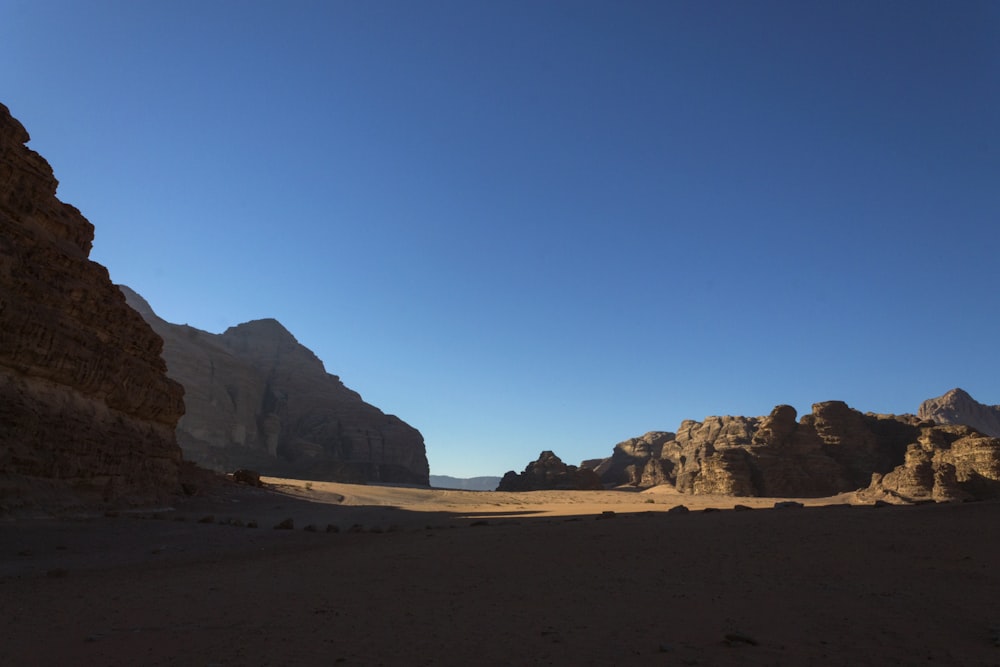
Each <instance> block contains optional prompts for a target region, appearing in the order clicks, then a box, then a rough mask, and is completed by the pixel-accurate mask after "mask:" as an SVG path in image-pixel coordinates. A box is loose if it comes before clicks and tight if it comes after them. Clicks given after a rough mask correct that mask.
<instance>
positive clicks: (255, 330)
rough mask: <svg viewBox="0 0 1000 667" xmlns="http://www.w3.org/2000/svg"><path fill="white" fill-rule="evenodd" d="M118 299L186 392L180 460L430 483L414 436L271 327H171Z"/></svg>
mask: <svg viewBox="0 0 1000 667" xmlns="http://www.w3.org/2000/svg"><path fill="white" fill-rule="evenodd" d="M121 290H122V292H123V293H124V294H125V296H126V298H127V299H128V302H129V304H131V305H132V307H133V308H135V309H136V310H137V311H138V312H139V313H140V314H142V316H143V317H144V318H145V319H146V321H148V322H149V324H150V325H151V326H152V327H153V329H154V330H156V332H157V333H159V334H160V336H162V337H163V340H164V349H163V356H164V358H165V359H166V362H167V372H168V374H169V375H170V377H172V378H173V379H175V380H177V381H178V382H180V383H181V384H182V385H184V388H185V392H186V393H185V397H184V402H185V405H186V407H187V412H186V414H185V415H184V417H183V418H182V419H181V420H180V423H179V424H178V426H177V439H178V441H179V443H180V445H181V447H182V448H183V450H184V456H185V458H187V459H190V460H193V461H195V462H197V463H199V464H201V465H203V466H206V467H209V468H213V469H216V470H225V471H231V470H234V469H236V468H251V469H253V470H257V471H259V472H260V473H261V474H264V475H270V476H285V477H298V478H304V479H315V480H340V481H381V482H393V483H411V484H427V483H428V473H429V470H428V464H427V455H426V451H425V448H424V441H423V437H422V436H421V435H420V432H419V431H417V430H416V429H415V428H413V427H411V426H410V425H408V424H406V423H405V422H403V421H402V420H400V419H399V418H398V417H395V416H393V415H387V414H385V413H383V412H382V411H381V410H379V409H378V408H376V407H374V406H372V405H369V404H368V403H365V402H364V401H363V400H362V399H361V396H359V395H358V394H357V393H356V392H354V391H351V390H350V389H348V388H347V387H345V386H344V384H343V383H342V382H341V381H340V378H338V377H337V376H336V375H331V374H329V373H327V372H326V369H325V368H324V367H323V362H322V361H320V360H319V359H318V358H317V357H316V355H315V354H313V353H312V352H311V351H310V350H309V349H308V348H306V347H304V346H303V345H301V344H300V343H299V342H298V341H297V340H296V339H295V337H294V336H292V334H291V333H289V332H288V330H287V329H285V328H284V327H283V326H282V325H281V324H280V323H279V322H278V321H277V320H273V319H265V320H256V321H253V322H246V323H244V324H240V325H239V326H235V327H231V328H229V329H227V330H226V331H225V332H223V333H221V334H212V333H208V332H206V331H201V330H199V329H195V328H194V327H189V326H186V325H178V324H171V323H169V322H166V321H165V320H163V319H161V318H160V317H158V316H157V315H156V313H155V312H153V309H152V308H150V306H149V304H148V303H146V301H145V300H144V299H142V297H140V296H139V295H138V294H136V293H135V292H133V291H132V290H130V289H129V288H127V287H124V286H123V287H121Z"/></svg>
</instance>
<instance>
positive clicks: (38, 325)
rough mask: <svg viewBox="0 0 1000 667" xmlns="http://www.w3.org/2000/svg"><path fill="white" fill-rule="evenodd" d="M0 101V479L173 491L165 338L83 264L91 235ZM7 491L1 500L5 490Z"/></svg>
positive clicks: (176, 397)
mask: <svg viewBox="0 0 1000 667" xmlns="http://www.w3.org/2000/svg"><path fill="white" fill-rule="evenodd" d="M28 140H29V137H28V133H27V132H26V131H25V130H24V128H23V127H22V126H21V124H20V123H18V122H17V121H16V120H15V119H13V118H12V117H11V116H10V113H9V111H8V109H7V108H6V107H5V106H3V105H0V473H2V476H3V478H4V480H5V482H4V483H5V484H7V485H9V487H10V488H21V487H22V486H23V483H25V482H26V480H32V479H43V480H56V481H58V482H59V483H60V484H62V485H68V486H71V487H72V488H73V489H75V490H76V491H78V492H80V493H82V494H84V495H93V494H99V495H100V496H101V497H103V498H104V499H122V498H132V499H137V500H138V499H145V498H150V497H151V496H154V495H157V494H158V493H160V492H164V491H173V490H174V489H175V488H176V487H177V484H178V468H179V464H180V461H181V450H180V448H179V447H178V446H177V441H176V438H175V435H174V429H175V427H176V424H177V420H178V419H179V418H180V416H181V414H182V413H183V409H184V405H183V402H182V393H183V390H182V388H181V386H180V385H179V384H177V383H175V382H173V381H171V380H169V379H168V378H167V376H166V367H165V365H164V362H163V359H162V358H161V357H160V351H161V349H162V341H161V340H160V338H159V336H157V335H156V334H155V333H154V332H153V331H152V329H151V328H150V327H149V325H147V324H146V323H145V322H144V321H143V319H142V318H141V317H140V316H139V315H138V314H137V313H136V312H135V311H133V310H132V309H131V308H129V307H128V305H126V303H125V299H124V298H123V297H122V295H121V293H120V292H119V291H118V289H117V288H116V287H115V286H114V285H113V284H112V283H111V280H110V279H109V277H108V272H107V270H106V269H105V268H104V267H103V266H101V265H99V264H96V263H94V262H91V261H90V260H89V256H90V249H91V243H92V241H93V236H94V227H93V225H91V223H90V222H88V221H87V219H86V218H84V217H83V215H81V213H80V212H79V211H78V210H77V209H76V208H74V207H72V206H70V205H68V204H64V203H63V202H61V201H59V199H57V198H56V187H57V185H58V182H57V181H56V179H55V177H54V176H53V173H52V169H51V167H50V166H49V164H48V163H47V162H46V161H45V159H44V158H42V157H41V156H40V155H38V154H37V153H35V152H34V151H32V150H30V149H28V148H27V147H26V146H25V145H24V144H25V143H26V142H27V141H28ZM0 495H2V494H0Z"/></svg>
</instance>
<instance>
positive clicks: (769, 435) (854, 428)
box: [594, 401, 1000, 500]
mask: <svg viewBox="0 0 1000 667" xmlns="http://www.w3.org/2000/svg"><path fill="white" fill-rule="evenodd" d="M996 442H1000V441H996V439H994V438H986V437H983V436H981V435H980V434H977V433H975V432H974V431H973V430H972V429H968V428H966V427H954V426H940V425H935V424H933V423H932V422H930V421H927V420H922V419H920V418H919V417H915V416H913V415H879V414H872V413H867V414H862V413H860V412H858V411H857V410H854V409H852V408H850V407H848V406H847V405H846V404H845V403H843V402H842V401H827V402H824V403H816V404H815V405H813V408H812V412H811V413H810V414H808V415H805V416H803V417H802V418H801V419H800V420H798V421H796V412H795V409H794V408H792V407H791V406H788V405H779V406H777V407H776V408H775V409H774V410H773V411H772V412H771V414H770V415H768V416H766V417H739V416H736V417H733V416H724V417H706V418H705V420H704V421H701V422H697V421H693V420H686V421H684V422H683V423H682V424H681V425H680V427H679V428H678V429H677V433H676V434H673V433H667V432H653V433H647V434H646V435H644V436H642V437H641V438H634V439H632V440H626V441H625V442H622V443H619V444H618V445H615V448H614V452H613V453H612V455H611V457H610V458H608V459H604V460H601V461H596V462H595V463H594V468H595V470H596V471H597V473H598V474H599V475H600V477H601V480H602V482H603V483H604V484H605V485H608V486H618V485H633V486H654V485H657V484H671V485H673V486H675V487H676V488H677V490H679V491H681V492H683V493H692V494H721V495H732V496H774V497H821V496H830V495H836V494H838V493H843V492H847V491H855V490H858V489H866V488H867V489H869V491H870V493H871V494H874V495H878V494H883V495H885V494H888V495H894V496H895V497H897V498H900V499H904V500H919V499H924V498H928V499H935V500H943V499H955V498H963V497H970V496H971V497H992V495H993V494H995V492H996V490H995V486H996V485H995V483H994V482H995V481H996V480H1000V450H998V448H997V446H996ZM873 475H874V481H873Z"/></svg>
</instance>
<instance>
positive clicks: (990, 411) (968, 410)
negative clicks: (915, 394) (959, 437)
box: [917, 388, 1000, 438]
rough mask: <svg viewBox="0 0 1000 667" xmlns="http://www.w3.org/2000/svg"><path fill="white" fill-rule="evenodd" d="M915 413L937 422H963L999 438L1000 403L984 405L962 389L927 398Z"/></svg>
mask: <svg viewBox="0 0 1000 667" xmlns="http://www.w3.org/2000/svg"><path fill="white" fill-rule="evenodd" d="M917 415H918V416H919V417H920V418H921V419H929V420H931V421H935V422H937V423H938V424H965V425H966V426H971V427H972V428H974V429H976V430H977V431H979V432H980V433H982V434H983V435H989V436H993V437H994V438H1000V405H984V404H982V403H980V402H979V401H977V400H976V399H974V398H972V396H970V395H969V394H968V393H967V392H966V391H965V390H963V389H958V388H956V389H952V390H951V391H949V392H947V393H946V394H944V395H943V396H938V397H937V398H930V399H927V400H926V401H924V402H923V403H921V404H920V410H919V411H918V412H917Z"/></svg>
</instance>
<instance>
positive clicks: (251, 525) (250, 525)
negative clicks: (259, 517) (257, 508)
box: [247, 521, 257, 528]
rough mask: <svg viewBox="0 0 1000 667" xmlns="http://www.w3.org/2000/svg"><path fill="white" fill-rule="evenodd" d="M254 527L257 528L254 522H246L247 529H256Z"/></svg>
mask: <svg viewBox="0 0 1000 667" xmlns="http://www.w3.org/2000/svg"><path fill="white" fill-rule="evenodd" d="M256 527H257V522H256V521H247V528H256Z"/></svg>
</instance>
